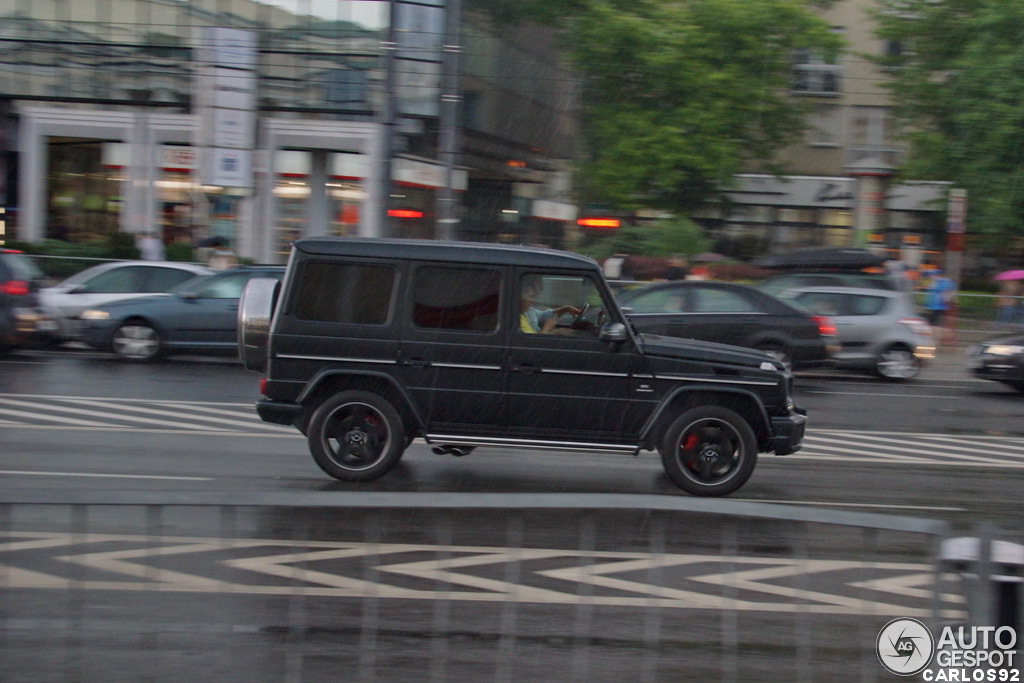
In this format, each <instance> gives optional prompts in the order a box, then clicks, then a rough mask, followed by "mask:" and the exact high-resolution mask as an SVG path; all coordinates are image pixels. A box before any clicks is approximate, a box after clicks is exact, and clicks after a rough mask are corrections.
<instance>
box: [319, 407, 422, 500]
mask: <svg viewBox="0 0 1024 683" xmlns="http://www.w3.org/2000/svg"><path fill="white" fill-rule="evenodd" d="M307 438H308V439H309V450H310V453H312V454H313V459H314V460H316V464H317V465H319V466H320V469H322V470H323V471H324V472H326V473H327V474H329V475H331V476H332V477H334V478H335V479H340V480H341V481H372V480H374V479H378V478H380V477H382V476H384V475H385V474H387V473H388V471H390V470H391V468H392V467H394V466H395V465H396V464H398V461H399V459H400V458H401V457H402V453H403V452H404V451H405V447H406V437H405V428H404V426H403V425H402V418H401V417H399V415H398V412H397V411H396V410H395V409H394V407H392V405H391V404H390V403H388V402H387V401H386V400H385V399H384V398H382V397H381V396H379V395H377V394H374V393H371V392H368V391H343V392H341V393H340V394H336V395H334V396H332V397H331V398H329V399H327V400H326V401H324V402H323V403H322V404H321V405H320V407H319V408H317V409H316V411H314V413H313V419H312V420H311V421H310V423H309V430H308V432H307Z"/></svg>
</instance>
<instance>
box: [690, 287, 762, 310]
mask: <svg viewBox="0 0 1024 683" xmlns="http://www.w3.org/2000/svg"><path fill="white" fill-rule="evenodd" d="M694 294H696V295H697V296H696V297H695V299H696V300H695V301H694V307H693V310H694V312H696V313H756V312H757V307H756V306H754V305H753V304H752V303H750V302H749V301H748V300H747V298H746V297H744V296H741V295H739V294H737V293H736V292H730V291H726V290H724V289H710V288H708V289H698V290H697V291H696V292H694Z"/></svg>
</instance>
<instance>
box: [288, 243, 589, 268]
mask: <svg viewBox="0 0 1024 683" xmlns="http://www.w3.org/2000/svg"><path fill="white" fill-rule="evenodd" d="M294 247H295V248H296V249H297V250H299V251H301V252H303V253H306V254H314V255H323V256H358V257H363V258H367V257H368V258H403V259H423V260H429V261H451V262H458V263H491V264H496V265H520V266H530V267H539V268H551V267H558V266H562V267H565V266H567V265H568V266H576V267H578V266H580V265H592V266H595V267H596V266H597V262H596V261H594V260H593V259H591V258H588V257H586V256H580V255H579V254H572V253H568V252H564V251H554V250H552V249H548V248H546V247H528V246H520V245H510V244H489V243H483V242H455V241H426V240H422V241H421V240H403V239H376V238H365V237H307V238H303V239H300V240H298V241H296V242H295V244H294Z"/></svg>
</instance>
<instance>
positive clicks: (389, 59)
mask: <svg viewBox="0 0 1024 683" xmlns="http://www.w3.org/2000/svg"><path fill="white" fill-rule="evenodd" d="M397 7H398V2H397V0H388V35H387V40H386V41H385V42H384V44H383V45H382V47H383V49H384V93H383V95H384V97H383V98H382V102H381V105H380V107H381V108H380V116H379V117H378V120H379V121H380V125H381V145H380V157H379V158H378V159H377V182H378V186H377V187H378V190H377V191H378V193H379V200H378V201H379V202H380V206H377V207H375V208H376V209H377V220H378V225H377V230H376V234H375V235H374V237H391V236H392V229H391V219H390V217H389V216H388V206H390V204H391V157H393V156H394V153H395V126H396V125H397V124H396V118H397V117H396V113H395V108H396V102H395V98H396V93H395V90H396V89H397V85H396V73H395V67H396V64H395V61H396V57H397V55H396V54H395V53H396V51H397V50H398V29H397V28H396V26H395V17H396V16H397Z"/></svg>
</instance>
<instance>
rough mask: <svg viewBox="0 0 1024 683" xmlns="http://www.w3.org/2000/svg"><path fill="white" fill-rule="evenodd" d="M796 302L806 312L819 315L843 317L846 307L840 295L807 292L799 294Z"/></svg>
mask: <svg viewBox="0 0 1024 683" xmlns="http://www.w3.org/2000/svg"><path fill="white" fill-rule="evenodd" d="M797 302H799V303H800V305H801V306H803V307H804V308H806V309H807V310H809V311H811V312H813V313H817V314H819V315H845V314H846V306H845V305H844V297H843V296H842V295H841V294H831V293H828V292H808V293H806V294H801V295H800V297H799V298H798V299H797Z"/></svg>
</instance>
